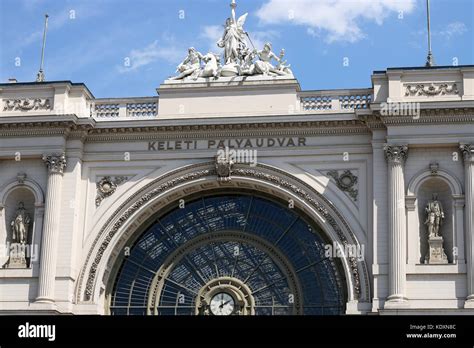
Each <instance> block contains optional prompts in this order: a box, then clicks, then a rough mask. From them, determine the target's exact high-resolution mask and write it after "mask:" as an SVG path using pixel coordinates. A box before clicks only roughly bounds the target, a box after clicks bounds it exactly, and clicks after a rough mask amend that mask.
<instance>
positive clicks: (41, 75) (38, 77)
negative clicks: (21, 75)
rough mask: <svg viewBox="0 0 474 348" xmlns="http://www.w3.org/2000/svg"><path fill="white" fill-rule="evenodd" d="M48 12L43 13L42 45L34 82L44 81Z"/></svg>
mask: <svg viewBox="0 0 474 348" xmlns="http://www.w3.org/2000/svg"><path fill="white" fill-rule="evenodd" d="M48 17H49V16H48V14H45V15H44V31H43V47H42V48H41V63H40V68H39V71H38V74H37V75H36V82H44V72H43V64H44V48H45V46H46V32H47V31H48Z"/></svg>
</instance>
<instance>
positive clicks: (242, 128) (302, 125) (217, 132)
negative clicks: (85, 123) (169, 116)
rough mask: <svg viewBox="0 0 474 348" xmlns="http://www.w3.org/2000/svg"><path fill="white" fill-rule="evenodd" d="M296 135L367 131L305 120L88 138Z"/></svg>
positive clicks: (104, 131)
mask: <svg viewBox="0 0 474 348" xmlns="http://www.w3.org/2000/svg"><path fill="white" fill-rule="evenodd" d="M295 133H297V134H298V135H302V136H304V135H307V136H312V135H335V134H367V133H369V129H368V128H367V126H365V125H364V124H363V123H362V122H360V121H358V120H343V121H308V122H278V123H240V124H213V125H189V126H157V127H134V128H130V127H127V128H118V127H114V128H95V129H93V130H92V131H91V132H90V134H89V135H88V137H87V140H88V141H91V142H106V141H117V140H148V139H150V137H159V138H162V139H175V138H177V137H179V138H183V137H186V138H189V139H199V138H210V137H212V138H219V137H253V136H255V137H259V136H294V135H295Z"/></svg>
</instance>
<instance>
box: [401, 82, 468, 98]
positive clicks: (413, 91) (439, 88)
mask: <svg viewBox="0 0 474 348" xmlns="http://www.w3.org/2000/svg"><path fill="white" fill-rule="evenodd" d="M405 87H406V91H405V97H421V96H426V97H435V96H439V95H459V90H458V86H457V85H456V83H430V84H416V85H412V84H408V85H405Z"/></svg>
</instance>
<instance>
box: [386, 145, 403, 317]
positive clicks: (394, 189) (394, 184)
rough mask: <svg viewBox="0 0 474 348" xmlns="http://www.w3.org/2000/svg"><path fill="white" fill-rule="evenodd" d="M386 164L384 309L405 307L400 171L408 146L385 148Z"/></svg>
mask: <svg viewBox="0 0 474 348" xmlns="http://www.w3.org/2000/svg"><path fill="white" fill-rule="evenodd" d="M384 150H385V158H386V159H387V163H388V185H389V186H388V228H389V275H388V276H389V296H388V298H387V303H386V304H385V308H390V307H398V306H400V305H401V306H406V305H407V298H406V247H407V246H406V214H405V178H404V173H403V168H404V165H405V160H406V157H407V154H408V146H406V145H401V146H393V145H386V146H385V147H384Z"/></svg>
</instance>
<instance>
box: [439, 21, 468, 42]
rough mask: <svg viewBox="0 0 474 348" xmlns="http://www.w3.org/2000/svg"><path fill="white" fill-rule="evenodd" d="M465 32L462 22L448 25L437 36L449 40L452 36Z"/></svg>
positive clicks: (465, 28)
mask: <svg viewBox="0 0 474 348" xmlns="http://www.w3.org/2000/svg"><path fill="white" fill-rule="evenodd" d="M466 31H467V27H466V25H465V24H464V23H463V22H453V23H449V24H448V25H447V26H446V28H445V29H444V30H441V31H440V32H439V33H437V34H438V35H440V36H443V37H445V38H446V39H448V40H449V39H451V37H453V36H456V35H462V34H464V33H465V32H466Z"/></svg>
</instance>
